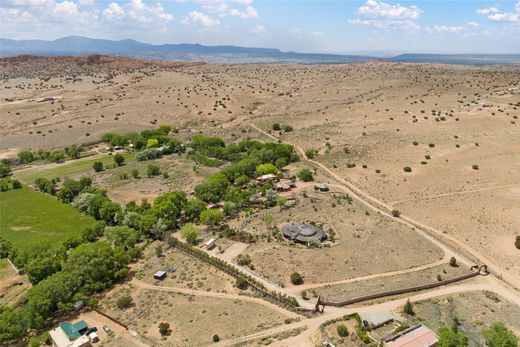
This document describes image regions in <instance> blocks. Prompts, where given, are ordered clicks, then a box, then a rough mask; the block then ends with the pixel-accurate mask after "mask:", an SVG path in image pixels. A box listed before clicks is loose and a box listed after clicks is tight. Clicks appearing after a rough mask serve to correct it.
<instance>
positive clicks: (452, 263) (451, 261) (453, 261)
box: [450, 257, 459, 267]
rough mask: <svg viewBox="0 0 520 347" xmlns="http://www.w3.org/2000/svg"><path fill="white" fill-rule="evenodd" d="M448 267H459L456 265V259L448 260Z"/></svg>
mask: <svg viewBox="0 0 520 347" xmlns="http://www.w3.org/2000/svg"><path fill="white" fill-rule="evenodd" d="M450 266H451V267H459V264H457V259H456V258H455V257H451V258H450Z"/></svg>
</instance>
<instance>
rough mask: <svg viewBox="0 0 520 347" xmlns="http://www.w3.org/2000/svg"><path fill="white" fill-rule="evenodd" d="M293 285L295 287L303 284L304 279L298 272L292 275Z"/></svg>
mask: <svg viewBox="0 0 520 347" xmlns="http://www.w3.org/2000/svg"><path fill="white" fill-rule="evenodd" d="M291 283H292V284H294V285H300V284H303V277H302V275H300V274H299V273H297V272H294V273H292V274H291Z"/></svg>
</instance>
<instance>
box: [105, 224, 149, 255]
mask: <svg viewBox="0 0 520 347" xmlns="http://www.w3.org/2000/svg"><path fill="white" fill-rule="evenodd" d="M139 236H140V235H139V232H138V231H137V230H135V229H132V228H130V227H127V226H116V227H108V228H106V229H105V237H106V238H107V240H108V241H109V242H110V243H111V244H112V246H113V247H123V248H124V249H125V250H127V249H129V248H132V247H134V246H135V244H136V243H137V240H139Z"/></svg>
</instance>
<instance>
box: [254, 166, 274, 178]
mask: <svg viewBox="0 0 520 347" xmlns="http://www.w3.org/2000/svg"><path fill="white" fill-rule="evenodd" d="M277 172H278V170H277V169H276V166H274V165H273V164H271V163H266V164H260V165H258V166H257V167H256V175H257V176H262V175H267V174H276V173H277Z"/></svg>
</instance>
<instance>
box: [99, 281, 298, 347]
mask: <svg viewBox="0 0 520 347" xmlns="http://www.w3.org/2000/svg"><path fill="white" fill-rule="evenodd" d="M126 289H128V290H130V293H131V295H132V298H133V301H134V306H133V307H131V308H129V309H127V310H124V311H121V310H119V309H117V308H116V307H115V305H114V298H115V297H116V296H117V293H114V295H111V296H110V298H106V299H105V300H103V301H102V307H103V309H104V310H105V311H106V312H108V313H110V314H111V315H113V316H115V317H116V318H118V319H121V320H122V321H123V322H125V323H126V324H128V325H129V327H130V329H132V330H134V331H136V332H137V333H138V334H139V336H140V338H141V339H143V341H144V342H145V343H148V344H152V345H157V344H160V345H164V346H193V345H196V346H203V345H211V344H213V341H212V337H213V335H214V334H218V335H219V336H220V338H221V339H223V340H225V339H233V338H236V337H239V336H244V335H248V334H251V333H254V332H256V331H260V330H264V329H268V328H270V327H273V326H276V325H279V324H283V322H284V320H285V319H286V318H288V317H287V316H284V315H283V314H280V313H278V312H276V311H273V310H270V309H269V308H266V307H264V306H262V305H259V304H256V303H251V302H244V301H240V300H233V299H218V300H215V299H214V298H211V297H203V296H193V295H186V294H177V293H173V292H163V291H159V290H147V289H140V288H132V289H130V288H123V289H122V290H126ZM160 322H167V323H169V324H170V328H171V329H172V332H171V334H170V335H169V336H167V337H161V336H160V334H159V330H158V324H159V323H160Z"/></svg>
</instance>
